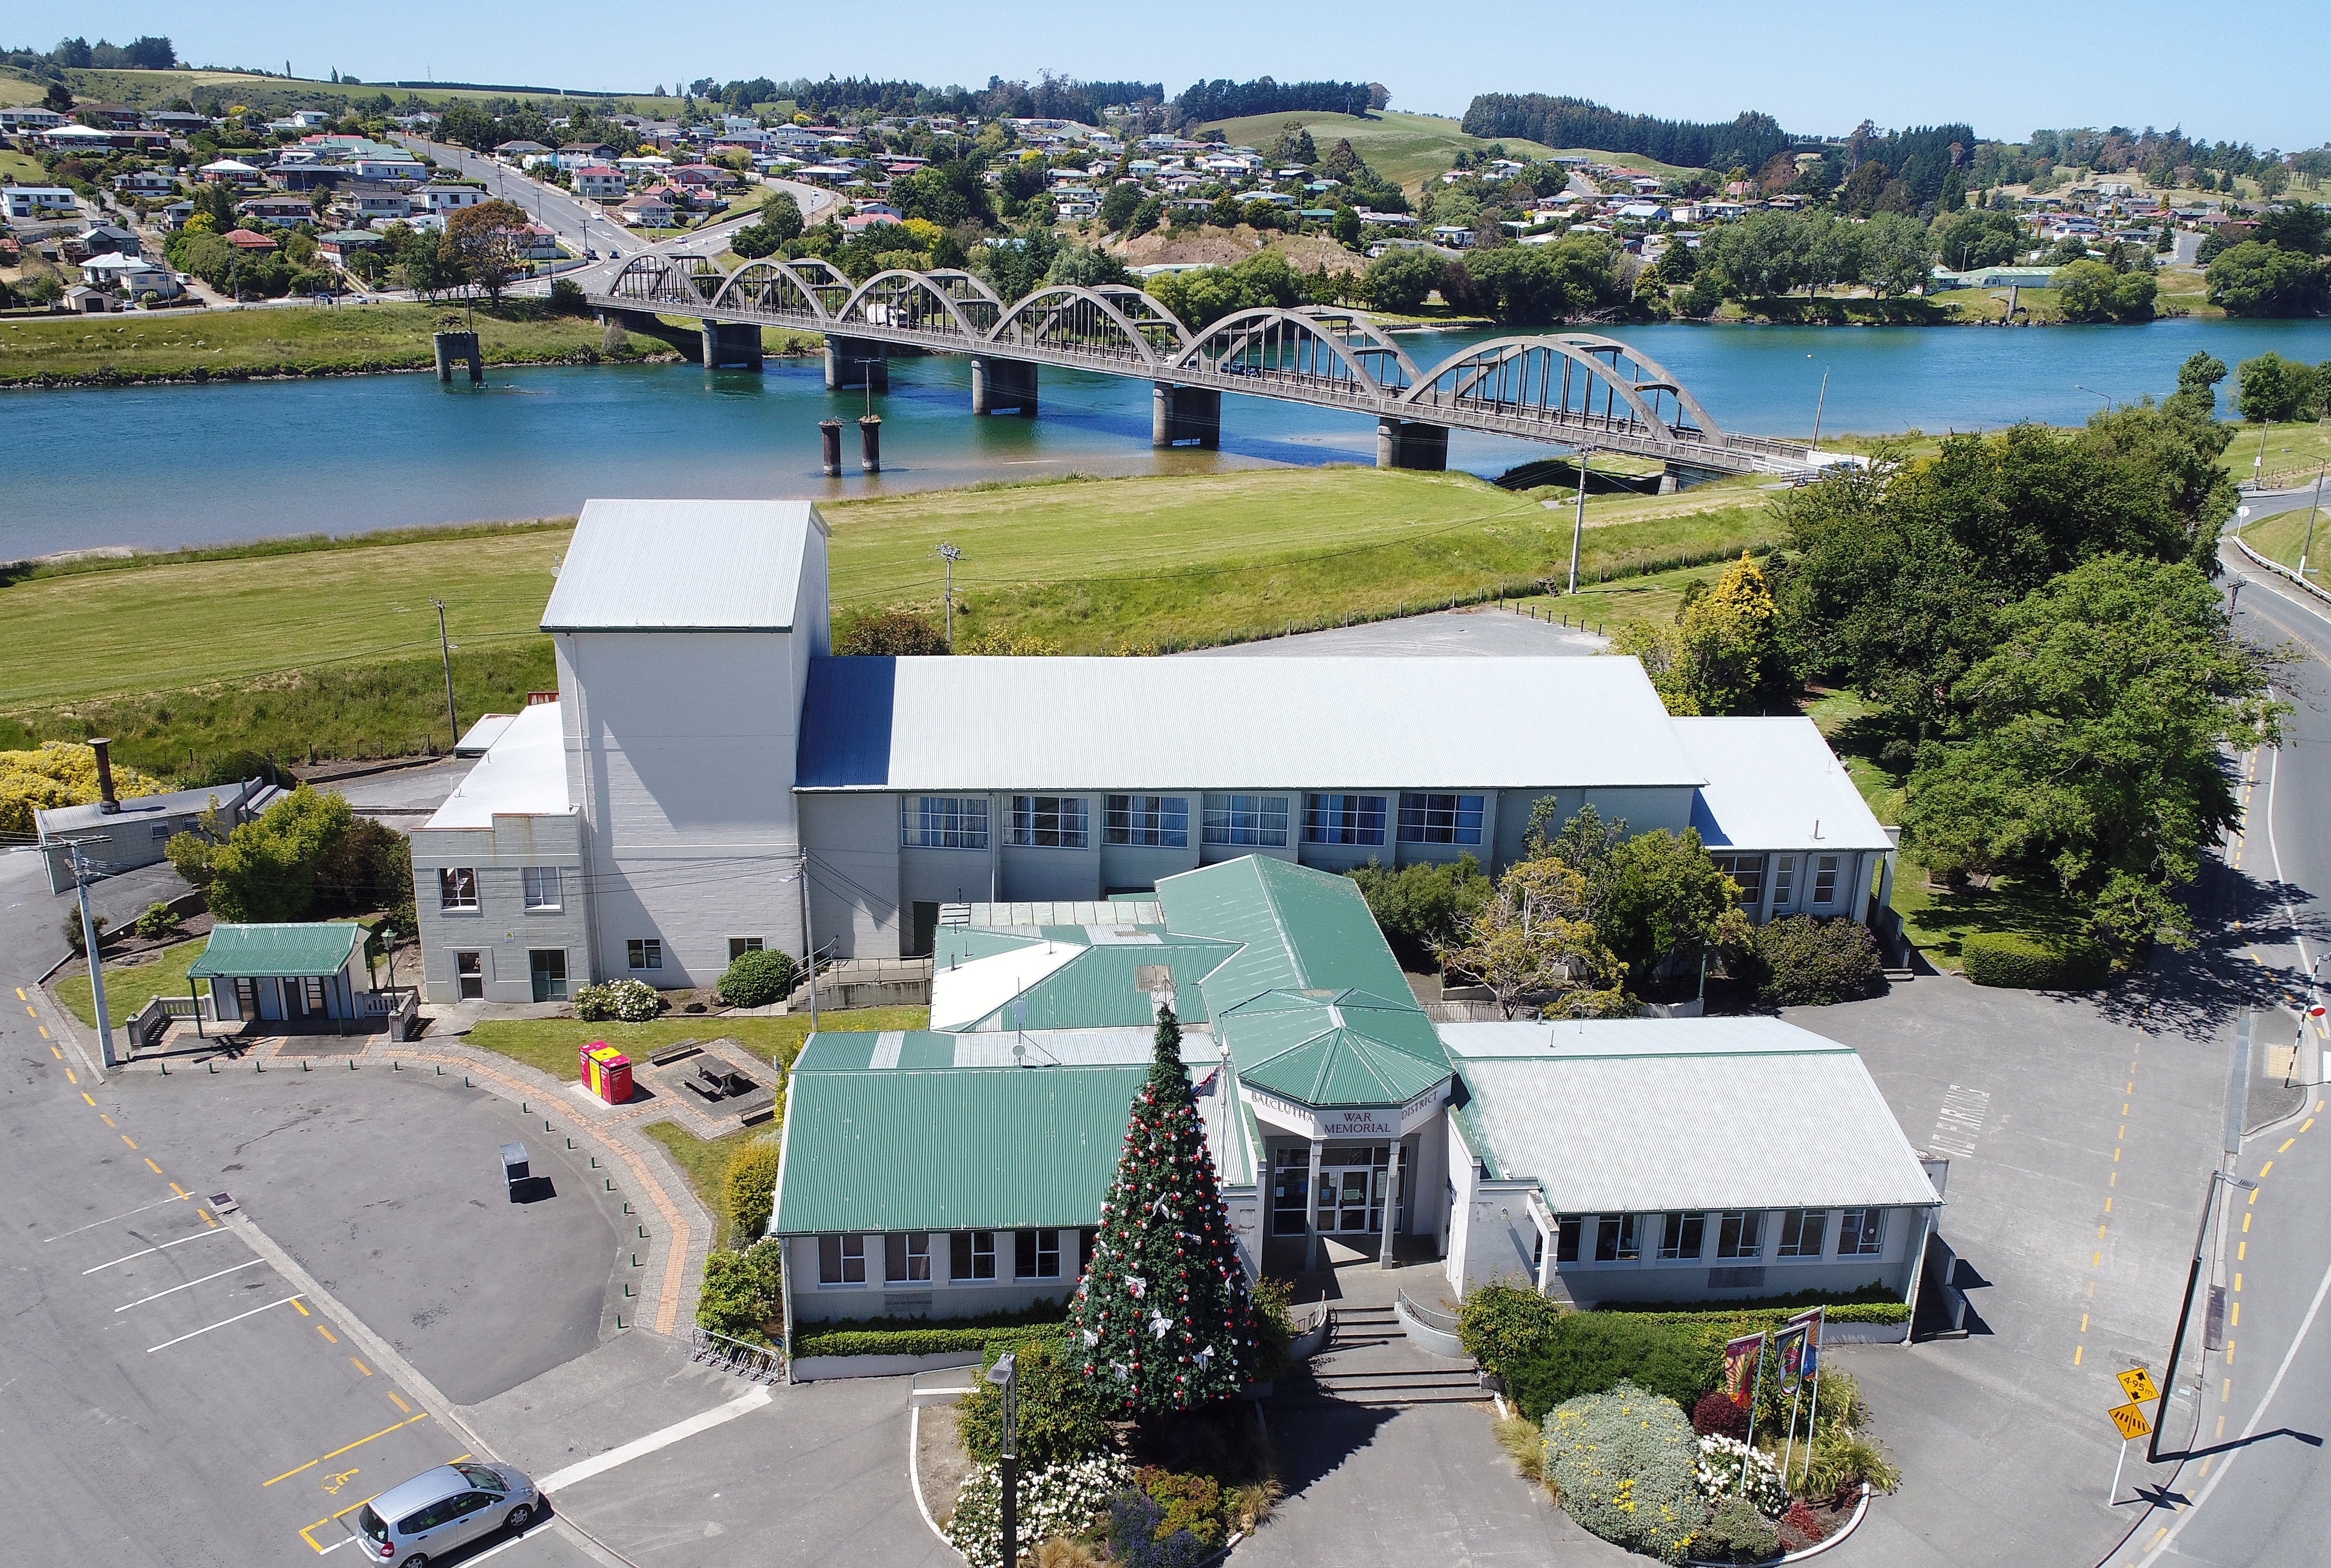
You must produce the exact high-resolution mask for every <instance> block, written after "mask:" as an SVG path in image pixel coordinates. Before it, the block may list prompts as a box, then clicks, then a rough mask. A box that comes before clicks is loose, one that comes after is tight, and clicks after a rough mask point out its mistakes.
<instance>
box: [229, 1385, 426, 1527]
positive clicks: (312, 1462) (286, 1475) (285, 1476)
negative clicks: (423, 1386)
mask: <svg viewBox="0 0 2331 1568" xmlns="http://www.w3.org/2000/svg"><path fill="white" fill-rule="evenodd" d="M427 1419H428V1412H427V1411H423V1412H422V1413H421V1414H420V1415H417V1416H413V1417H410V1418H408V1419H407V1420H404V1421H399V1422H397V1423H396V1424H395V1426H393V1427H383V1428H381V1429H380V1430H378V1431H376V1432H375V1433H373V1434H372V1437H365V1438H358V1439H357V1440H356V1441H354V1442H352V1443H349V1444H347V1445H345V1446H344V1447H341V1448H337V1449H333V1450H332V1451H331V1452H330V1453H328V1454H318V1455H317V1456H316V1457H315V1458H314V1459H309V1461H308V1462H307V1463H306V1464H304V1465H301V1466H300V1468H299V1469H292V1470H286V1471H284V1472H283V1473H282V1474H281V1475H280V1476H278V1477H276V1478H275V1480H274V1481H262V1482H260V1483H259V1485H260V1489H261V1490H262V1491H264V1490H265V1489H266V1488H268V1487H271V1486H273V1485H274V1484H275V1481H288V1480H290V1478H292V1477H294V1476H296V1475H298V1474H300V1471H301V1470H312V1469H314V1468H316V1467H317V1466H318V1465H320V1464H322V1463H323V1462H324V1461H325V1460H326V1459H338V1458H339V1457H340V1456H341V1455H342V1454H345V1453H347V1451H348V1449H360V1448H362V1447H364V1446H365V1445H366V1443H368V1442H370V1441H372V1440H373V1438H385V1437H386V1436H388V1434H389V1433H391V1432H395V1431H403V1430H404V1429H405V1428H406V1427H409V1426H411V1425H412V1424H413V1423H414V1421H425V1420H427ZM346 1512H347V1510H346V1509H345V1508H344V1509H342V1510H341V1513H346ZM338 1517H339V1514H335V1515H333V1516H332V1518H333V1519H337V1518H338ZM316 1523H317V1524H319V1525H327V1524H329V1523H331V1520H330V1519H319V1520H318V1521H316ZM309 1528H310V1529H312V1528H314V1526H313V1525H310V1526H309Z"/></svg>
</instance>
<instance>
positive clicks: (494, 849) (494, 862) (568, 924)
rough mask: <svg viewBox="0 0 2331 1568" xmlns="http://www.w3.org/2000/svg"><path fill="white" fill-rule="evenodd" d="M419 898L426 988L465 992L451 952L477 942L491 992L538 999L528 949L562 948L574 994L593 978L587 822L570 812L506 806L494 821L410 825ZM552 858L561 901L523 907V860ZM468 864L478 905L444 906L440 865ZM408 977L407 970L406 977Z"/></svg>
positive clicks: (449, 997)
mask: <svg viewBox="0 0 2331 1568" xmlns="http://www.w3.org/2000/svg"><path fill="white" fill-rule="evenodd" d="M412 844H413V903H414V911H415V913H416V914H417V915H418V916H419V917H420V927H421V929H420V932H419V936H420V938H421V963H422V978H421V987H422V994H423V997H424V998H426V999H427V1000H428V1001H431V1002H453V1001H457V1000H459V999H460V994H461V987H460V984H459V981H458V978H457V975H456V971H455V961H454V956H453V955H455V954H456V953H460V952H475V953H477V954H478V955H480V963H481V966H482V967H483V969H484V971H485V998H484V999H485V1000H486V1001H488V1002H528V1001H531V1000H532V999H533V995H534V990H533V971H532V964H531V960H530V958H529V956H528V955H529V954H531V953H532V952H534V951H535V950H537V949H545V948H557V949H560V950H562V951H563V952H565V953H566V984H567V990H568V992H569V993H570V994H571V993H573V991H574V989H575V988H576V987H577V986H580V985H585V984H590V982H591V980H592V978H593V975H592V969H591V963H592V954H591V937H590V923H589V914H588V897H587V894H586V891H585V882H584V879H583V854H582V822H581V819H580V818H579V817H577V816H576V815H574V814H571V813H569V814H563V815H558V816H502V817H496V818H495V819H494V825H493V826H492V827H491V828H490V829H489V828H451V829H448V828H439V829H434V830H431V829H417V830H415V831H414V833H413V835H412ZM528 866H555V867H557V869H558V871H559V881H560V908H558V909H557V910H541V909H536V910H529V909H528V908H526V878H525V868H527V867H528ZM445 867H468V868H470V869H471V870H475V871H476V872H477V874H478V908H476V909H475V910H474V911H471V910H448V909H445V908H442V907H441V904H440V900H439V896H438V876H437V873H438V871H439V870H441V869H442V868H445ZM400 978H402V979H404V980H405V981H408V982H409V981H410V980H411V978H412V977H411V976H409V975H406V976H402V977H400Z"/></svg>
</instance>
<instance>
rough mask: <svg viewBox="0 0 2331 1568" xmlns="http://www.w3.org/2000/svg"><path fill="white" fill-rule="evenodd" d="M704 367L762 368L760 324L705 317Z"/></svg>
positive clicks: (717, 368) (727, 368)
mask: <svg viewBox="0 0 2331 1568" xmlns="http://www.w3.org/2000/svg"><path fill="white" fill-rule="evenodd" d="M704 368H705V369H707V370H758V369H760V368H761V328H760V327H759V325H758V324H757V323H756V322H751V321H715V320H714V319H713V318H711V317H709V316H707V317H706V318H704Z"/></svg>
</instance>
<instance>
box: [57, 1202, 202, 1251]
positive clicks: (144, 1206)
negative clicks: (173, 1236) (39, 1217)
mask: <svg viewBox="0 0 2331 1568" xmlns="http://www.w3.org/2000/svg"><path fill="white" fill-rule="evenodd" d="M193 1197H194V1194H193V1193H187V1194H186V1197H184V1198H165V1199H163V1200H162V1202H161V1203H140V1204H138V1207H136V1208H135V1209H130V1210H128V1211H126V1212H122V1213H119V1214H116V1215H114V1216H113V1219H111V1220H91V1221H90V1222H89V1223H88V1224H86V1225H76V1226H74V1227H73V1228H72V1229H71V1230H70V1231H58V1232H57V1233H56V1234H55V1235H53V1236H43V1237H42V1238H41V1243H42V1245H43V1246H46V1245H47V1244H48V1243H49V1242H51V1241H62V1240H64V1239H65V1238H66V1237H68V1236H78V1235H80V1234H81V1232H82V1231H94V1230H96V1229H97V1228H98V1227H99V1226H100V1225H110V1224H112V1223H113V1221H114V1220H127V1219H128V1218H129V1216H130V1215H131V1214H143V1213H144V1212H146V1211H147V1210H148V1209H158V1208H160V1207H161V1206H162V1203H184V1202H187V1201H188V1200H189V1199H191V1198H193Z"/></svg>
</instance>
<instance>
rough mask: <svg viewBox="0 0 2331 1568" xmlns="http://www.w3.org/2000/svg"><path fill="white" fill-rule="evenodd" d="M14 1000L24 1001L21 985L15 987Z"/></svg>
mask: <svg viewBox="0 0 2331 1568" xmlns="http://www.w3.org/2000/svg"><path fill="white" fill-rule="evenodd" d="M16 1000H17V1001H19V1002H22V1001H24V987H23V986H21V985H19V986H18V987H16Z"/></svg>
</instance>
